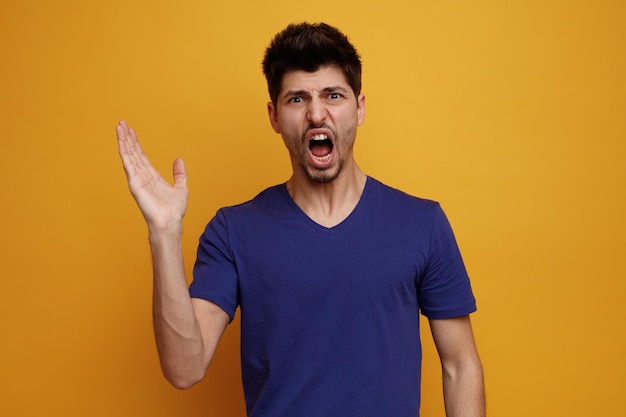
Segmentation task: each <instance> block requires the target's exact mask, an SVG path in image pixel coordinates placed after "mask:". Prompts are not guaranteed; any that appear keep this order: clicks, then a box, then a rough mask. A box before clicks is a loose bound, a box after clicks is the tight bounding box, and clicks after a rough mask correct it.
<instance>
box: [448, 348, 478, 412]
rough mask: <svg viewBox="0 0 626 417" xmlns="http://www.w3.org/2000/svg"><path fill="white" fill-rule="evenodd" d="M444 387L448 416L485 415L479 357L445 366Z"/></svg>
mask: <svg viewBox="0 0 626 417" xmlns="http://www.w3.org/2000/svg"><path fill="white" fill-rule="evenodd" d="M443 389H444V399H445V407H446V416H447V417H485V414H486V410H485V391H484V382H483V371H482V366H481V364H480V360H479V359H478V357H476V358H473V359H472V360H468V361H467V362H465V363H462V364H455V365H451V366H447V367H446V366H444V370H443Z"/></svg>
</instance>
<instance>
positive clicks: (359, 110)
mask: <svg viewBox="0 0 626 417" xmlns="http://www.w3.org/2000/svg"><path fill="white" fill-rule="evenodd" d="M356 114H357V126H361V125H362V124H363V122H364V121H365V96H364V95H363V94H359V97H358V98H357V100H356Z"/></svg>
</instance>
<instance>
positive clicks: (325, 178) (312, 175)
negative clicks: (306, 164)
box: [305, 165, 341, 184]
mask: <svg viewBox="0 0 626 417" xmlns="http://www.w3.org/2000/svg"><path fill="white" fill-rule="evenodd" d="M305 172H306V175H307V177H308V178H309V179H310V180H311V181H313V182H314V183H317V184H328V183H331V182H333V181H334V180H335V179H337V177H338V176H339V174H340V173H341V165H339V166H338V167H333V168H331V169H325V170H313V169H305Z"/></svg>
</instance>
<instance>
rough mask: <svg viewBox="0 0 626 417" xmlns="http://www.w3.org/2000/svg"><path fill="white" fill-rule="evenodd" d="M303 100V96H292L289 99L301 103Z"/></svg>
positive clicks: (291, 101)
mask: <svg viewBox="0 0 626 417" xmlns="http://www.w3.org/2000/svg"><path fill="white" fill-rule="evenodd" d="M301 102H302V98H301V97H291V98H290V99H289V103H301Z"/></svg>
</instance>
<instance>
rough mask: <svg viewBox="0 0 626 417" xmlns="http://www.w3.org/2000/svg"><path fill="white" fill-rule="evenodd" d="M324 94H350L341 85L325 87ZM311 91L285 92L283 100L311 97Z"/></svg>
mask: <svg viewBox="0 0 626 417" xmlns="http://www.w3.org/2000/svg"><path fill="white" fill-rule="evenodd" d="M321 92H322V93H326V94H328V93H335V92H342V93H348V90H347V89H346V88H344V87H342V86H340V85H335V86H329V87H324V88H322V90H321ZM309 95H310V94H309V91H308V90H289V91H287V92H285V94H283V98H287V97H297V96H309Z"/></svg>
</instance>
